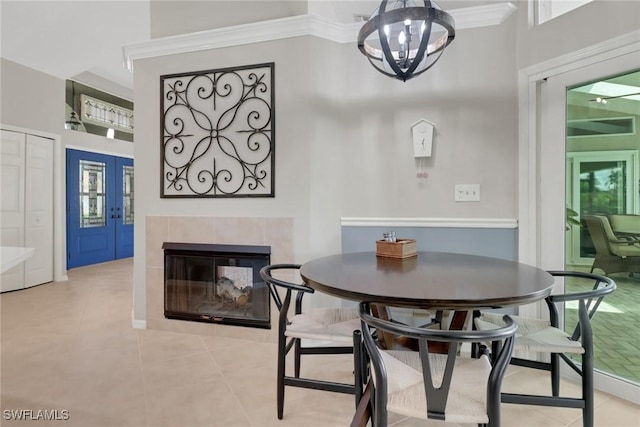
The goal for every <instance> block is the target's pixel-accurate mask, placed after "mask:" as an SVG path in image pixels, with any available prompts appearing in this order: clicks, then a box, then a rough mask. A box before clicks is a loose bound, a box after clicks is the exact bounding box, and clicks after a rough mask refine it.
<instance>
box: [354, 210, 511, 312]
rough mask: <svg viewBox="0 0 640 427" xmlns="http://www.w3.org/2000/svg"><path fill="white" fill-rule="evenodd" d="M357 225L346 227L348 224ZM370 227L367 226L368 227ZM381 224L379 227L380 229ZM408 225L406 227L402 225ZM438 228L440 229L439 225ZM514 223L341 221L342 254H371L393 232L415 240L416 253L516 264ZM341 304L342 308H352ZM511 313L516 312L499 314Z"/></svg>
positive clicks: (495, 221) (505, 310)
mask: <svg viewBox="0 0 640 427" xmlns="http://www.w3.org/2000/svg"><path fill="white" fill-rule="evenodd" d="M354 223H355V224H357V225H350V224H354ZM369 223H371V225H368V224H369ZM381 223H382V225H381ZM407 223H411V224H410V225H405V224H407ZM439 224H442V225H439ZM516 224H517V223H516V221H515V220H488V221H486V222H485V221H483V220H454V221H449V220H444V221H443V220H435V221H431V220H429V219H425V220H420V221H418V222H416V221H406V220H393V219H391V220H389V221H374V220H364V221H362V220H350V219H343V221H342V252H363V251H375V250H376V243H375V242H376V240H380V239H382V234H383V233H386V232H389V231H395V233H396V238H398V239H415V240H416V244H417V248H418V251H435V252H452V253H461V254H470V255H481V256H489V257H495V258H501V259H506V260H510V261H517V260H518V229H517V225H516ZM354 305H355V304H352V303H351V302H350V301H343V306H349V307H350V306H354ZM499 311H502V312H506V313H515V312H517V309H515V308H506V309H502V310H499Z"/></svg>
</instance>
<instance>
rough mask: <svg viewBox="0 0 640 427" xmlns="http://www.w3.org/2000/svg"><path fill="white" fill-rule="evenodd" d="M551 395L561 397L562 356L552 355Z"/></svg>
mask: <svg viewBox="0 0 640 427" xmlns="http://www.w3.org/2000/svg"><path fill="white" fill-rule="evenodd" d="M551 395H552V396H555V397H558V396H560V355H559V354H558V353H551Z"/></svg>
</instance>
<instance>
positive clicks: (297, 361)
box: [293, 338, 302, 378]
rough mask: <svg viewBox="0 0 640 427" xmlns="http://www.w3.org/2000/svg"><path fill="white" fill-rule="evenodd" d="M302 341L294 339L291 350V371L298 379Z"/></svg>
mask: <svg viewBox="0 0 640 427" xmlns="http://www.w3.org/2000/svg"><path fill="white" fill-rule="evenodd" d="M301 341H302V340H300V339H298V338H296V341H295V344H294V349H293V360H294V361H293V369H294V375H295V377H296V378H300V347H301V346H302V342H301Z"/></svg>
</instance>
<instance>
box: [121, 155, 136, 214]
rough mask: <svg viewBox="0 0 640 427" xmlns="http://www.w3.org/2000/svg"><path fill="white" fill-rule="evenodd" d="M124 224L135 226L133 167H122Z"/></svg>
mask: <svg viewBox="0 0 640 427" xmlns="http://www.w3.org/2000/svg"><path fill="white" fill-rule="evenodd" d="M122 223H123V224H125V225H131V224H133V166H123V167H122Z"/></svg>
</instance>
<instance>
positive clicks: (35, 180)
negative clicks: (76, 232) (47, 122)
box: [24, 135, 54, 287]
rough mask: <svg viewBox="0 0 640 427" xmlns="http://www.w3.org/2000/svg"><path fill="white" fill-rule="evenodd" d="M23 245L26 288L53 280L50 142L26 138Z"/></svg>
mask: <svg viewBox="0 0 640 427" xmlns="http://www.w3.org/2000/svg"><path fill="white" fill-rule="evenodd" d="M24 226H25V228H24V236H25V237H24V245H25V246H26V247H29V248H34V249H35V250H34V253H33V256H31V257H30V258H29V259H27V260H26V262H25V264H24V268H25V278H24V280H25V283H24V285H25V287H29V286H34V285H39V284H41V283H47V282H51V281H53V252H54V248H53V141H52V140H51V139H48V138H43V137H40V136H35V135H27V146H26V171H25V224H24Z"/></svg>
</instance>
